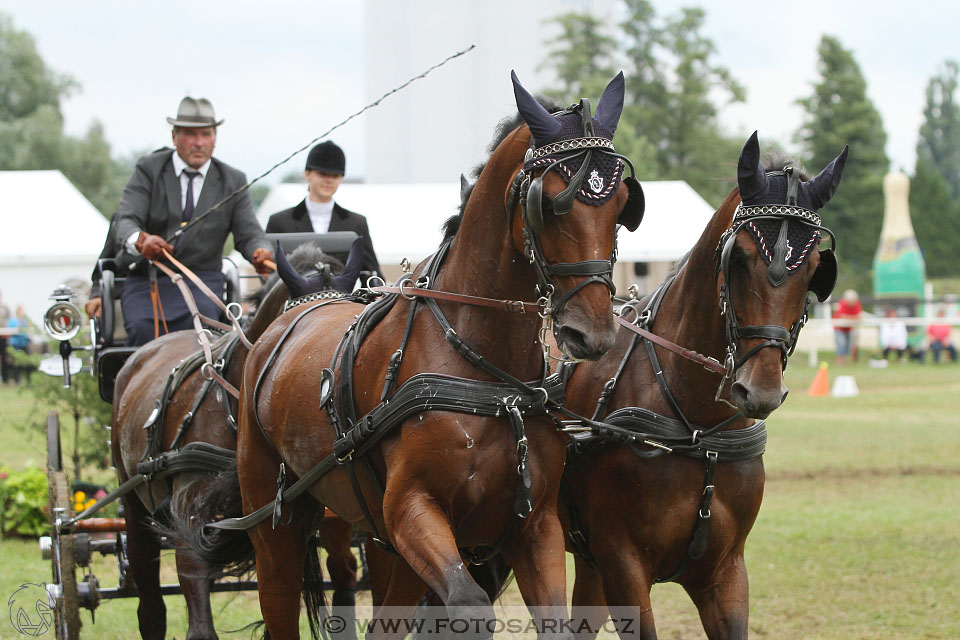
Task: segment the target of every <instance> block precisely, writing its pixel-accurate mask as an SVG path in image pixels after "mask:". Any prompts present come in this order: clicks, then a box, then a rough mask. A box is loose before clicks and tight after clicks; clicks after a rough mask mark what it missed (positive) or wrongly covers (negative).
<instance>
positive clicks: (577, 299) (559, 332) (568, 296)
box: [504, 73, 644, 360]
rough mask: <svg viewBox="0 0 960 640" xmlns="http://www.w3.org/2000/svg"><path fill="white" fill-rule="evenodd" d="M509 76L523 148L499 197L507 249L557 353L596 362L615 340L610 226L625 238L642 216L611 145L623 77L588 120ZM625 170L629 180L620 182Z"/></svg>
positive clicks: (580, 107) (581, 109) (582, 111)
mask: <svg viewBox="0 0 960 640" xmlns="http://www.w3.org/2000/svg"><path fill="white" fill-rule="evenodd" d="M512 78H513V86H514V94H515V96H516V100H517V109H518V110H519V112H520V115H521V117H522V118H523V121H524V122H525V123H526V125H527V126H526V127H525V128H524V127H521V128H520V130H518V131H517V132H515V134H516V136H520V138H519V141H520V142H522V145H523V146H525V147H526V150H525V155H524V157H523V161H522V164H520V166H518V167H516V169H515V172H514V174H513V180H512V181H511V183H510V186H509V188H508V190H507V192H506V193H505V194H504V201H506V202H507V203H508V204H507V207H508V214H509V218H510V225H511V228H510V232H511V234H512V240H513V245H514V248H515V249H516V250H517V251H519V252H520V253H521V254H523V255H524V256H526V257H527V259H528V260H529V261H530V263H531V264H532V265H533V266H534V268H535V270H536V272H537V277H538V282H539V284H538V286H537V290H538V293H539V295H540V303H541V305H542V306H543V307H544V313H546V314H550V317H551V318H552V321H553V331H554V335H555V337H556V339H557V343H558V344H559V346H560V349H561V350H562V351H563V352H564V353H565V354H567V355H568V356H570V357H572V358H574V359H586V360H595V359H597V358H599V357H600V356H602V355H603V354H604V353H605V352H606V351H607V350H608V349H609V348H610V347H611V345H612V344H613V341H614V338H615V335H616V331H615V324H614V321H613V313H612V312H613V307H612V299H611V296H612V294H613V292H614V285H613V280H612V275H613V262H614V260H615V257H616V250H615V245H616V229H617V225H618V224H620V225H623V226H626V227H627V228H628V229H629V230H631V231H633V230H635V229H636V228H637V226H638V225H639V224H640V220H641V219H642V217H643V206H644V204H643V190H642V189H641V188H640V183H639V182H637V180H636V179H635V178H634V177H633V165H632V164H631V163H630V161H629V160H628V159H627V158H625V157H623V156H621V155H619V154H617V153H616V152H615V151H614V147H613V134H614V132H615V131H616V129H617V124H618V122H619V119H620V113H621V111H622V109H623V96H624V81H623V74H622V73H620V74H618V75H617V76H616V77H615V78H614V79H613V80H611V81H610V83H609V84H608V85H607V87H606V89H605V90H604V92H603V95H602V96H601V97H600V100H599V102H598V103H597V109H596V114H592V113H591V111H590V102H589V101H588V100H586V99H583V100H581V101H580V102H579V103H578V104H575V105H572V106H570V107H568V108H567V109H564V110H562V111H559V112H556V113H550V112H548V111H547V109H545V108H544V107H543V106H542V105H541V104H540V103H539V102H538V101H537V100H536V99H534V98H533V96H531V95H530V94H529V93H528V92H527V91H526V89H524V88H523V86H522V85H521V84H520V81H519V80H518V79H517V76H516V74H515V73H514V74H512ZM508 141H509V139H508ZM521 149H522V147H521ZM627 168H629V169H630V176H629V177H624V175H623V174H624V172H625V170H626V169H627ZM517 211H519V215H517ZM597 285H600V286H597Z"/></svg>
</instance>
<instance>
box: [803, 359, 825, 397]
mask: <svg viewBox="0 0 960 640" xmlns="http://www.w3.org/2000/svg"><path fill="white" fill-rule="evenodd" d="M829 394H830V376H829V375H828V374H827V363H826V362H821V363H820V369H819V370H818V371H817V375H815V376H814V377H813V382H811V383H810V388H809V389H807V395H808V396H826V395H829Z"/></svg>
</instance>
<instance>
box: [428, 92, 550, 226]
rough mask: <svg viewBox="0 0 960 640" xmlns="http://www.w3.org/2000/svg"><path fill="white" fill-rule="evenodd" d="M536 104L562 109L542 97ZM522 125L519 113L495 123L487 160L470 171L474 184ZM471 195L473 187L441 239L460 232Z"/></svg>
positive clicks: (538, 97) (450, 219)
mask: <svg viewBox="0 0 960 640" xmlns="http://www.w3.org/2000/svg"><path fill="white" fill-rule="evenodd" d="M537 102H539V103H540V104H541V105H542V106H543V108H544V109H546V110H547V111H549V112H550V113H555V112H557V111H560V110H561V109H562V108H563V107H561V106H560V105H558V104H557V103H556V102H554V101H553V100H550V99H548V98H544V97H542V96H537ZM522 124H524V121H523V116H521V115H520V113H519V112H517V113H516V114H514V115H512V116H507V117H506V118H503V119H502V120H500V122H498V123H497V127H496V129H495V131H494V133H493V141H492V142H490V144H489V145H488V146H487V159H486V160H484V161H483V162H481V163H480V164H478V165H477V166H475V167H474V168H473V169H472V170H471V171H470V177H472V178H473V180H474V184H476V180H477V178H479V177H480V174H481V173H482V172H483V169H484V167H486V166H487V162H489V161H490V156H491V155H493V152H494V151H496V149H497V147H499V146H500V143H502V142H503V141H504V140H506V138H507V136H508V135H510V134H511V133H512V132H513V130H514V129H516V128H517V127H519V126H520V125H522ZM472 193H473V185H470V187H468V188H467V190H466V192H465V193H464V194H463V196H462V198H461V200H460V208H459V210H458V211H457V213H455V214H454V215H452V216H450V217H449V218H448V219H447V220H446V221H445V222H444V223H443V226H442V228H441V229H442V231H443V239H444V240H448V239H449V238H452V237H453V236H455V235H457V231H459V230H460V222H461V221H462V220H463V211H464V209H466V208H467V202H468V201H469V200H470V194H472Z"/></svg>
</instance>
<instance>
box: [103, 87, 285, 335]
mask: <svg viewBox="0 0 960 640" xmlns="http://www.w3.org/2000/svg"><path fill="white" fill-rule="evenodd" d="M167 122H169V123H170V124H171V125H173V146H174V149H170V148H163V149H159V150H158V151H154V152H153V153H151V154H148V155H146V156H144V157H143V158H140V160H139V161H138V162H137V166H136V169H134V172H133V175H132V176H131V177H130V180H129V182H127V185H126V186H125V187H124V188H123V195H122V197H121V199H120V205H119V207H118V209H117V213H116V224H115V225H114V226H115V228H114V229H113V233H115V234H116V235H115V238H116V242H117V243H118V244H122V246H123V251H122V253H126V254H127V255H128V256H129V257H130V258H132V259H137V258H138V257H139V256H143V257H144V258H148V259H149V260H160V259H162V258H163V251H164V250H166V251H168V252H170V253H171V254H172V255H173V256H174V257H175V258H176V259H177V260H179V261H180V262H182V263H183V264H184V265H185V266H186V267H188V268H189V269H190V270H192V271H193V272H194V273H196V274H197V275H198V276H199V277H200V278H201V279H202V280H203V281H204V283H205V284H206V285H207V286H209V287H210V288H211V289H212V290H213V291H215V292H217V293H219V292H221V291H223V287H224V276H223V274H222V273H221V271H220V265H221V256H222V254H223V246H224V244H225V243H226V240H227V235H228V234H230V233H233V240H234V246H235V247H236V248H237V251H239V252H240V253H241V254H242V255H243V257H244V258H246V259H247V260H249V261H250V262H251V263H252V264H253V266H254V268H255V269H256V270H257V272H258V273H265V272H267V271H268V267H267V265H266V261H268V260H273V252H272V251H271V250H270V245H269V243H268V242H267V239H266V237H265V236H264V235H263V229H261V227H260V224H259V223H258V222H257V219H256V217H254V214H253V203H252V202H251V201H250V194H249V193H248V192H247V191H243V192H242V193H239V194H237V195H232V194H234V193H235V192H236V191H237V190H239V189H240V188H242V187H243V186H244V185H246V183H247V178H246V176H244V174H243V173H242V172H240V171H237V170H236V169H234V168H233V167H230V166H228V165H227V164H225V163H223V162H221V161H220V160H218V159H216V158H214V157H213V149H214V146H215V145H216V142H217V127H218V126H220V125H221V124H222V123H223V120H217V118H216V115H215V114H214V111H213V105H211V104H210V101H209V100H207V99H206V98H191V97H186V98H184V99H183V100H182V101H181V102H180V107H179V109H178V110H177V115H176V117H174V118H167ZM228 196H231V197H230V198H229V200H227V202H226V203H225V204H223V205H222V206H220V207H219V208H217V209H216V210H214V211H213V212H211V213H210V214H209V215H207V216H205V217H204V218H203V219H202V220H200V221H199V222H197V223H196V224H195V225H193V226H192V227H190V228H189V229H188V230H187V231H186V232H184V233H183V235H182V236H180V237H179V238H178V239H177V240H176V243H175V244H174V245H171V244H170V243H168V242H167V241H166V239H165V238H170V237H171V236H172V235H173V233H174V232H176V231H177V230H178V229H180V228H181V227H184V226H186V225H187V224H188V223H189V222H190V221H191V220H192V219H193V218H194V217H195V215H196V217H199V216H202V215H203V214H204V213H205V212H206V211H207V210H208V209H210V208H211V207H213V206H214V205H215V204H217V203H219V202H221V201H222V200H224V199H226V198H228ZM144 263H145V261H144V260H139V261H138V263H137V264H138V266H137V268H135V269H134V270H132V271H131V272H130V273H129V275H128V276H127V279H126V282H125V283H124V287H123V296H122V299H121V304H122V308H123V316H124V324H125V325H126V329H127V334H128V336H129V339H128V342H127V344H129V345H131V346H139V345H141V344H144V343H146V342H148V341H149V340H152V339H153V338H154V337H155V334H156V332H159V333H165V331H164V330H163V329H164V328H163V323H162V322H159V323H158V322H157V319H156V318H155V316H154V313H155V312H154V307H153V303H152V300H151V289H153V290H154V291H155V295H159V299H160V303H161V306H162V311H163V319H164V320H165V321H166V328H167V330H169V331H179V330H182V329H190V328H192V327H193V324H192V320H191V316H190V311H189V309H188V308H187V306H186V304H185V302H184V300H183V297H182V296H181V295H180V292H179V290H178V289H177V287H176V285H175V284H174V283H173V282H171V281H170V279H169V278H167V277H166V276H164V275H163V274H162V273H160V274H156V284H155V285H151V280H152V275H151V274H149V273H148V271H147V269H146V267H145V265H144ZM190 287H191V289H192V290H193V292H194V297H195V298H196V301H197V306H198V308H199V310H200V313H201V314H203V315H205V316H208V317H211V318H217V317H219V315H220V311H219V309H218V308H217V307H216V305H215V304H214V303H213V302H212V301H211V300H208V299H207V298H206V296H204V295H203V294H202V293H199V292H198V290H197V289H196V288H195V286H194V285H193V284H192V283H191V284H190ZM158 328H159V331H158Z"/></svg>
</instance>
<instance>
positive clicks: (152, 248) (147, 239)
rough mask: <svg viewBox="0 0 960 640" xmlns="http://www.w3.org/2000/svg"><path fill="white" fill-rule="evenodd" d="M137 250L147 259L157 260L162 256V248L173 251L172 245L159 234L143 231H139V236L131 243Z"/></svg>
mask: <svg viewBox="0 0 960 640" xmlns="http://www.w3.org/2000/svg"><path fill="white" fill-rule="evenodd" d="M133 246H134V247H136V249H137V251H139V252H140V255H142V256H143V257H144V258H146V259H147V260H159V259H160V258H162V257H163V250H164V249H166V250H167V251H168V252H170V253H173V245H171V244H170V243H168V242H167V241H166V240H164V239H163V238H161V237H160V236H155V235H151V234H149V233H146V232H144V231H141V232H140V237H139V238H137V241H136V242H135V243H133Z"/></svg>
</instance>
